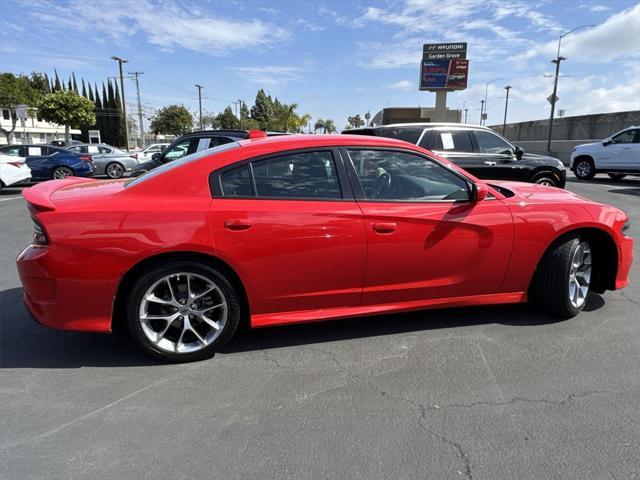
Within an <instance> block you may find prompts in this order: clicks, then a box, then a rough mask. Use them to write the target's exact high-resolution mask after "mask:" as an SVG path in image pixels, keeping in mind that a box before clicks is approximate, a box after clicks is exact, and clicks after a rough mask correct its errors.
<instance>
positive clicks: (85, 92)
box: [82, 78, 87, 98]
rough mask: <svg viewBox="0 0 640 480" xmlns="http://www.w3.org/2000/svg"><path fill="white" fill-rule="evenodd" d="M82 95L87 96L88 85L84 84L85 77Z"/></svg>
mask: <svg viewBox="0 0 640 480" xmlns="http://www.w3.org/2000/svg"><path fill="white" fill-rule="evenodd" d="M82 96H83V97H84V98H87V87H86V85H85V84H84V78H83V79H82Z"/></svg>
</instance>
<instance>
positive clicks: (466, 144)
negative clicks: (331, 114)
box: [342, 123, 567, 188]
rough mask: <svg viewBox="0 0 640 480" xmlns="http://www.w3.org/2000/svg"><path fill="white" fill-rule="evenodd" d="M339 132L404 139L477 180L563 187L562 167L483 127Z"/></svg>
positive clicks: (401, 126) (412, 126) (400, 126)
mask: <svg viewBox="0 0 640 480" xmlns="http://www.w3.org/2000/svg"><path fill="white" fill-rule="evenodd" d="M342 133H348V134H357V135H374V136H378V137H389V138H396V139H399V140H404V141H406V142H409V143H413V144H416V145H420V146H421V147H423V148H426V149H427V150H431V151H432V152H434V153H436V154H437V155H439V156H441V157H444V158H446V159H447V160H451V161H452V162H453V163H455V164H456V165H458V166H460V167H462V168H464V169H465V170H466V171H468V172H471V173H472V174H473V175H475V176H476V177H478V178H482V179H496V180H517V181H521V182H530V183H538V184H540V185H550V186H554V187H560V188H564V185H565V182H566V179H567V174H566V170H565V166H564V164H563V163H562V162H561V161H560V160H558V159H557V158H553V157H546V156H543V155H533V154H530V153H525V152H524V150H523V149H522V148H520V147H518V146H515V145H513V144H512V143H511V142H509V141H508V140H507V139H506V138H504V137H502V136H501V135H499V134H497V133H496V132H494V131H493V130H491V129H490V128H487V127H482V126H479V125H467V124H459V123H404V124H396V125H384V126H379V127H368V128H359V129H353V130H345V131H344V132H342Z"/></svg>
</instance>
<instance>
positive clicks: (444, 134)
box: [429, 130, 473, 152]
mask: <svg viewBox="0 0 640 480" xmlns="http://www.w3.org/2000/svg"><path fill="white" fill-rule="evenodd" d="M431 139H432V140H431V141H430V142H429V143H431V144H432V145H431V147H430V148H432V149H433V150H438V151H445V152H447V151H451V152H473V144H472V143H471V138H470V137H469V132H467V131H465V130H434V131H433V134H432V137H431Z"/></svg>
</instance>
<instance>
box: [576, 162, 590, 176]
mask: <svg viewBox="0 0 640 480" xmlns="http://www.w3.org/2000/svg"><path fill="white" fill-rule="evenodd" d="M590 173H591V164H590V163H589V162H587V161H586V160H582V161H580V162H578V165H576V176H578V178H585V177H588V176H589V174H590Z"/></svg>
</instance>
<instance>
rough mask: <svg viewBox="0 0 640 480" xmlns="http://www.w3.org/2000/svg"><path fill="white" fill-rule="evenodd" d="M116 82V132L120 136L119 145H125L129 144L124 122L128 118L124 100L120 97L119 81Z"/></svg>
mask: <svg viewBox="0 0 640 480" xmlns="http://www.w3.org/2000/svg"><path fill="white" fill-rule="evenodd" d="M114 83H115V93H114V106H115V109H116V111H117V112H118V115H117V116H116V117H114V119H115V121H114V124H115V133H116V136H117V138H118V146H120V147H123V146H125V145H126V144H127V139H126V138H125V136H126V130H125V124H124V122H126V118H124V112H123V111H122V101H121V99H120V91H119V89H118V83H117V82H114Z"/></svg>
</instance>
